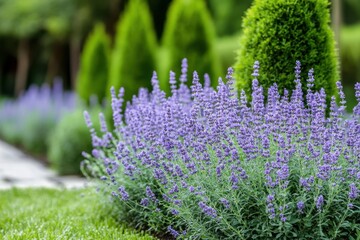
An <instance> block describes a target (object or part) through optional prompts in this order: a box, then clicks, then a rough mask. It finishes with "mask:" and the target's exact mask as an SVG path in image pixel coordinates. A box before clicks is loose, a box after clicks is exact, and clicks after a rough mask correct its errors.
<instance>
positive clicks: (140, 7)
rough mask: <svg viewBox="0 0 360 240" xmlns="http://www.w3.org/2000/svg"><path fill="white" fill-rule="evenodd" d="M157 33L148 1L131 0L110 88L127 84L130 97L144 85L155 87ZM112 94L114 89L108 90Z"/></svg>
mask: <svg viewBox="0 0 360 240" xmlns="http://www.w3.org/2000/svg"><path fill="white" fill-rule="evenodd" d="M156 48H157V44H156V36H155V31H154V27H153V23H152V18H151V15H150V11H149V8H148V6H147V4H146V2H144V1H142V0H131V1H129V3H128V5H127V6H126V9H125V12H124V15H123V17H122V18H121V19H120V21H119V23H118V26H117V33H116V39H115V46H114V51H113V56H112V62H111V67H110V79H109V85H108V89H110V88H111V87H112V86H114V88H115V90H119V89H120V87H124V88H125V89H126V91H125V97H124V98H125V100H130V99H131V98H132V96H133V95H135V94H137V93H138V89H139V88H140V87H151V84H150V81H149V79H150V78H151V75H152V72H153V71H154V70H155V66H156V57H155V53H156ZM108 96H109V98H110V90H109V91H108Z"/></svg>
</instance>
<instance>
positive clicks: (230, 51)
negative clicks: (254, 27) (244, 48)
mask: <svg viewBox="0 0 360 240" xmlns="http://www.w3.org/2000/svg"><path fill="white" fill-rule="evenodd" d="M240 36H241V35H240V34H235V35H233V36H226V37H221V38H218V39H217V40H216V45H215V49H216V52H217V55H218V56H219V59H220V62H221V67H222V72H226V71H227V69H228V68H229V67H230V66H233V65H234V63H235V59H236V50H237V49H238V48H239V38H240Z"/></svg>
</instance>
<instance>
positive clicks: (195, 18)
mask: <svg viewBox="0 0 360 240" xmlns="http://www.w3.org/2000/svg"><path fill="white" fill-rule="evenodd" d="M162 40H163V47H164V51H165V52H166V57H164V59H162V62H161V63H160V64H164V66H161V76H160V81H161V86H162V87H163V88H164V89H167V90H168V76H169V71H170V70H172V71H174V72H180V63H181V60H182V59H183V58H187V60H188V63H189V72H190V73H192V72H193V71H194V70H195V68H194V67H195V64H196V66H197V68H196V70H197V71H198V73H199V75H200V76H202V75H203V74H205V73H208V74H210V77H212V79H213V80H214V79H217V78H218V77H219V74H220V64H219V61H218V57H217V56H216V52H215V49H214V48H215V47H214V45H215V29H214V23H213V22H212V21H211V17H210V14H209V12H208V9H207V8H206V5H205V2H204V1H203V0H174V1H173V3H172V4H171V6H170V8H169V10H168V14H167V20H166V24H165V28H164V34H163V39H162ZM213 83H217V81H213Z"/></svg>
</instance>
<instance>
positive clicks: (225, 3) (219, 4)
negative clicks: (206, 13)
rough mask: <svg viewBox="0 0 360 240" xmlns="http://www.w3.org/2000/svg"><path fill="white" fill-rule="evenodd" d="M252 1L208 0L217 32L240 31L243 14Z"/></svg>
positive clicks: (222, 34)
mask: <svg viewBox="0 0 360 240" xmlns="http://www.w3.org/2000/svg"><path fill="white" fill-rule="evenodd" d="M252 2H253V0H241V1H239V0H222V1H219V0H209V5H210V10H211V12H212V14H213V18H214V23H215V27H216V32H217V34H218V35H219V36H224V35H232V34H234V33H237V32H240V31H241V24H242V19H243V16H244V15H245V11H246V10H247V9H248V8H249V7H250V5H251V3H252Z"/></svg>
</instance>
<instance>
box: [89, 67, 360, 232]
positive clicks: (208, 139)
mask: <svg viewBox="0 0 360 240" xmlns="http://www.w3.org/2000/svg"><path fill="white" fill-rule="evenodd" d="M259 69H260V66H259V63H258V62H255V64H254V70H253V77H254V80H253V85H252V93H251V101H247V96H246V93H245V91H243V90H242V91H241V92H240V95H238V94H237V92H236V91H235V90H234V86H233V85H234V82H233V80H234V79H233V76H232V72H233V71H232V69H229V70H228V74H227V75H226V78H225V80H224V81H223V79H222V78H219V81H218V82H219V84H218V87H217V88H216V89H213V88H211V86H210V79H209V77H208V75H206V77H205V79H204V82H205V83H204V85H201V83H200V82H201V79H200V77H199V76H198V74H197V73H196V72H194V73H193V74H192V81H188V79H187V77H188V71H187V61H186V60H184V61H183V62H182V70H181V75H180V79H179V80H180V84H177V82H176V78H175V73H173V72H171V73H170V81H169V83H170V88H171V96H170V97H166V95H165V93H164V92H162V91H161V89H160V84H159V81H158V79H157V76H156V74H155V73H154V74H153V78H152V86H153V90H152V92H148V91H147V90H144V89H143V90H140V91H139V94H138V96H134V98H133V101H132V102H129V103H128V105H127V107H126V111H125V113H124V115H123V116H122V115H121V110H120V108H121V107H120V103H122V102H123V100H122V99H121V96H122V94H120V96H119V95H118V96H116V94H115V92H112V96H113V100H112V103H113V113H114V121H115V120H116V124H115V127H116V129H115V132H114V133H113V134H111V135H110V134H107V133H103V136H97V135H96V134H95V133H93V132H91V134H92V138H93V145H94V148H95V150H97V151H94V152H93V154H92V156H89V155H86V158H89V159H87V160H88V161H89V162H91V161H93V162H95V163H94V164H93V165H94V172H95V174H94V175H95V176H103V175H106V173H108V174H109V175H111V177H108V178H107V179H104V181H103V183H104V184H111V186H113V185H116V186H118V185H117V184H118V182H119V183H120V182H123V181H126V182H129V183H130V184H129V186H131V185H134V186H137V187H139V188H141V189H142V186H145V187H146V188H145V193H146V197H145V198H143V199H137V201H136V202H137V203H138V202H140V203H142V204H141V205H142V206H144V207H146V206H147V205H148V204H150V203H149V202H150V201H156V204H165V205H166V206H164V208H165V209H168V210H169V212H170V213H172V214H175V215H181V214H182V213H186V212H189V211H194V209H191V210H190V209H184V208H186V207H187V206H189V205H188V204H187V203H189V202H192V201H196V202H197V203H198V206H196V208H195V211H196V209H197V210H198V211H200V212H201V213H203V214H204V215H205V216H207V217H210V218H211V219H216V221H222V219H226V218H227V217H228V216H224V215H223V214H232V215H231V216H232V218H234V219H232V221H234V222H235V224H237V225H236V227H238V226H240V225H241V222H242V221H243V219H240V220H239V219H237V218H236V216H237V215H241V216H243V215H242V214H244V213H245V214H249V213H248V212H247V211H248V209H246V208H243V204H248V205H249V206H250V205H253V204H254V203H253V202H251V203H249V202H248V201H249V199H251V201H253V198H251V197H248V196H253V195H256V196H257V197H258V199H261V201H263V202H262V203H257V204H258V206H264V205H265V208H266V209H264V208H261V207H260V208H259V209H252V211H255V213H254V214H252V213H251V214H249V216H246V217H249V218H250V219H251V218H252V217H251V216H252V215H254V216H260V215H263V212H264V211H266V214H267V215H268V217H269V218H270V219H271V222H274V223H275V222H276V221H277V222H286V221H288V220H289V219H290V217H291V220H292V219H293V216H290V215H291V210H292V209H291V207H290V206H292V203H296V206H295V211H297V212H298V213H301V214H296V217H301V218H302V217H305V214H303V213H304V211H305V201H304V199H309V198H311V197H313V196H314V194H316V195H315V196H317V197H316V198H315V199H314V202H313V207H311V206H308V209H313V208H315V207H316V209H317V210H318V211H324V212H323V213H324V216H326V212H325V210H326V209H327V208H324V204H325V200H324V199H325V198H328V191H327V189H328V188H334V189H339V192H337V195H336V196H335V198H336V201H338V200H339V204H338V206H339V209H342V210H344V209H346V208H348V207H349V208H350V206H348V205H347V204H348V203H347V202H346V203H345V202H343V201H342V200H343V199H346V198H349V200H353V199H356V198H357V197H358V193H359V192H358V189H357V185H356V183H357V181H358V180H359V179H360V166H359V164H358V161H356V159H359V157H360V136H359V129H360V120H359V115H360V110H359V109H360V105H358V106H357V107H356V108H355V109H354V115H353V116H350V117H349V118H348V119H344V117H345V115H344V114H343V113H342V111H343V110H344V106H345V98H344V94H343V92H342V86H341V84H340V83H337V87H338V90H339V96H340V99H341V103H340V106H337V103H336V101H335V100H336V99H335V98H333V100H332V102H331V105H330V106H329V109H330V114H328V115H329V117H328V116H327V108H328V106H327V105H326V94H325V90H324V89H320V90H319V91H316V90H315V89H318V86H314V82H315V81H314V71H313V69H311V70H310V71H309V74H308V79H307V85H306V86H305V87H307V92H305V93H303V91H302V88H303V85H302V81H301V79H300V78H301V75H300V74H301V64H300V62H299V61H297V62H296V67H295V81H294V83H295V89H289V90H286V89H284V90H283V89H281V92H282V91H283V92H284V94H283V95H280V93H279V89H278V86H277V85H276V84H274V85H273V86H272V87H270V88H269V89H268V96H267V99H266V98H265V96H264V90H265V89H263V88H262V87H261V86H260V84H259V83H260V82H261V81H259V80H261V79H260V78H261V76H260V75H259ZM189 76H190V74H189ZM258 78H259V79H258ZM187 82H192V83H193V84H192V86H191V87H190V88H189V87H188V86H187V84H186V83H187ZM355 88H356V97H357V98H358V100H359V101H360V84H357V85H356V87H355ZM89 126H90V127H92V124H89ZM103 130H104V131H105V127H103ZM105 143H106V144H105ZM94 158H95V159H94ZM116 164H117V165H119V166H120V167H119V166H118V167H117V165H116ZM119 176H121V179H116V180H117V181H114V182H110V181H111V179H114V178H120V177H119ZM120 180H121V181H120ZM295 181H296V182H295ZM126 186H128V185H126ZM254 186H256V187H254ZM135 189H136V188H135ZM152 190H153V191H154V192H156V193H157V194H159V196H162V200H164V201H160V199H159V200H156V198H155V194H154V193H153V191H152ZM255 191H256V193H255ZM119 192H120V196H121V197H122V198H124V199H129V198H130V196H128V195H126V194H127V193H126V191H125V189H124V188H123V189H121V191H120V188H119ZM125 193H126V194H125ZM141 194H143V192H142V193H141ZM141 194H139V195H141ZM219 196H221V198H219ZM234 196H236V197H234ZM244 196H247V197H244ZM299 198H300V199H303V201H299ZM213 201H216V202H213ZM306 204H307V205H309V204H310V203H306ZM328 204H329V206H330V204H332V203H331V202H330V201H329V203H328ZM351 204H353V205H354V206H353V207H355V204H356V201H354V203H351ZM239 205H241V206H239ZM310 205H311V204H310ZM211 206H214V207H211ZM215 206H216V207H218V206H220V208H221V209H223V210H222V211H219V212H218V211H217V210H216V208H215ZM287 206H289V207H287ZM157 207H159V208H160V206H157ZM287 208H289V209H288V210H287ZM182 209H184V210H185V211H182ZM235 209H237V210H239V211H241V213H236V214H234V213H233V212H232V211H235ZM160 211H161V210H160ZM336 211H337V210H336ZM339 211H340V210H339ZM169 212H166V214H168V213H169ZM250 215H251V216H250ZM197 216H199V214H196V213H195V214H194V216H189V219H191V221H193V222H198V221H203V220H202V219H203V218H201V219H200V220H199V218H197ZM277 216H278V217H277ZM207 217H206V219H207V221H209V220H211V219H209V218H207ZM222 217H225V218H222ZM193 218H194V219H193ZM195 218H196V219H195ZM251 220H254V219H251ZM214 222H215V221H214ZM254 222H255V221H254ZM301 222H302V221H299V222H297V223H296V224H301ZM187 224H188V223H187ZM206 224H211V223H209V222H206ZM230 224H232V223H230ZM188 225H189V229H188V230H190V231H191V228H192V225H191V224H188ZM269 227H270V226H269ZM300 228H301V226H299V229H300ZM168 230H169V232H172V233H173V235H174V236H177V237H179V235H180V233H179V232H177V231H175V230H174V229H172V228H171V227H170V228H169V229H168ZM194 231H195V230H194ZM204 231H206V230H204ZM219 231H221V230H219ZM227 231H228V229H227ZM223 234H225V235H226V231H224V233H223ZM234 234H237V233H234ZM225 235H224V236H225ZM237 237H239V238H244V236H241V237H240V236H237Z"/></svg>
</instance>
